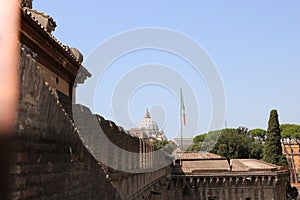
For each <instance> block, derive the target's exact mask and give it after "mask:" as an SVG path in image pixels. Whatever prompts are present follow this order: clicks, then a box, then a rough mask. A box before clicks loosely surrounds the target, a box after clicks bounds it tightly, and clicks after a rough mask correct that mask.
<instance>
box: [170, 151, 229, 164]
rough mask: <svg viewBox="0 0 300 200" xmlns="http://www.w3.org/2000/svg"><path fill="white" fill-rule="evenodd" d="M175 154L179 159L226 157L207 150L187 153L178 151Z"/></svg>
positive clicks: (215, 158)
mask: <svg viewBox="0 0 300 200" xmlns="http://www.w3.org/2000/svg"><path fill="white" fill-rule="evenodd" d="M174 156H175V158H176V159H179V160H225V158H224V157H222V156H220V155H217V154H213V153H209V152H205V151H199V152H185V153H180V152H176V154H175V155H174ZM226 162H227V161H226Z"/></svg>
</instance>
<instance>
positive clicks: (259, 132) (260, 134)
mask: <svg viewBox="0 0 300 200" xmlns="http://www.w3.org/2000/svg"><path fill="white" fill-rule="evenodd" d="M249 133H250V135H251V136H252V137H253V138H254V140H258V141H262V142H265V141H266V133H267V132H266V131H265V130H263V129H260V128H256V129H252V130H250V131H249Z"/></svg>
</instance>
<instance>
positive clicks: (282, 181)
mask: <svg viewBox="0 0 300 200" xmlns="http://www.w3.org/2000/svg"><path fill="white" fill-rule="evenodd" d="M287 180H288V174H287V173H286V172H283V173H281V172H269V173H268V172H264V173H252V174H251V173H244V174H242V173H241V174H238V173H227V174H226V173H219V174H217V173H214V174H206V175H205V174H203V175H195V176H193V175H191V176H185V175H178V176H177V175H173V176H172V180H171V181H170V190H169V191H168V196H169V199H178V200H196V199H209V200H228V199H230V200H241V199H242V200H274V199H276V200H286V184H287Z"/></svg>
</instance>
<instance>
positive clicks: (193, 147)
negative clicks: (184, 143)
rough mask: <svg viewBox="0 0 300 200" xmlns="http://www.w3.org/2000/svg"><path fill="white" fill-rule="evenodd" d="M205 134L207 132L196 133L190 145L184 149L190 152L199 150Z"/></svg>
mask: <svg viewBox="0 0 300 200" xmlns="http://www.w3.org/2000/svg"><path fill="white" fill-rule="evenodd" d="M206 135H207V134H206V133H204V134H200V135H197V136H196V137H194V139H193V144H192V145H190V146H189V147H188V148H187V150H186V151H190V152H196V151H200V150H201V146H202V142H203V141H204V139H205V137H206Z"/></svg>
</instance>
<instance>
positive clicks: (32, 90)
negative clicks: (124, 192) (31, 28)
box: [10, 46, 118, 199]
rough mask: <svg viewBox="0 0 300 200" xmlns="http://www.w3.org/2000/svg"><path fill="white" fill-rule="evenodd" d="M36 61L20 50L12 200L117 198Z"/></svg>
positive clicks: (114, 190)
mask: <svg viewBox="0 0 300 200" xmlns="http://www.w3.org/2000/svg"><path fill="white" fill-rule="evenodd" d="M37 59H38V58H37V56H36V55H35V54H34V53H33V52H32V51H31V50H30V49H28V48H27V47H25V46H22V47H21V55H20V65H19V70H20V101H19V114H18V124H17V125H18V132H17V134H16V135H15V138H14V142H13V143H14V144H13V149H12V154H13V156H12V166H11V179H10V180H11V197H10V199H118V197H117V194H118V193H117V190H116V188H115V187H114V186H113V184H112V183H111V181H110V180H109V179H107V178H106V174H105V171H104V169H103V168H102V166H101V165H100V164H99V163H98V162H97V160H96V159H95V158H94V157H93V156H92V155H91V154H90V153H89V151H88V150H87V149H86V148H85V146H84V145H83V144H82V142H81V140H80V138H79V134H78V131H76V128H75V126H74V124H73V123H72V121H71V120H70V118H68V117H67V114H66V113H65V112H64V110H63V108H62V106H61V104H60V103H59V101H58V99H56V98H55V96H54V95H53V93H52V92H51V88H49V87H47V85H46V84H45V82H44V80H43V78H42V76H41V75H40V73H39V71H38V69H37ZM51 93H52V94H51Z"/></svg>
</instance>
